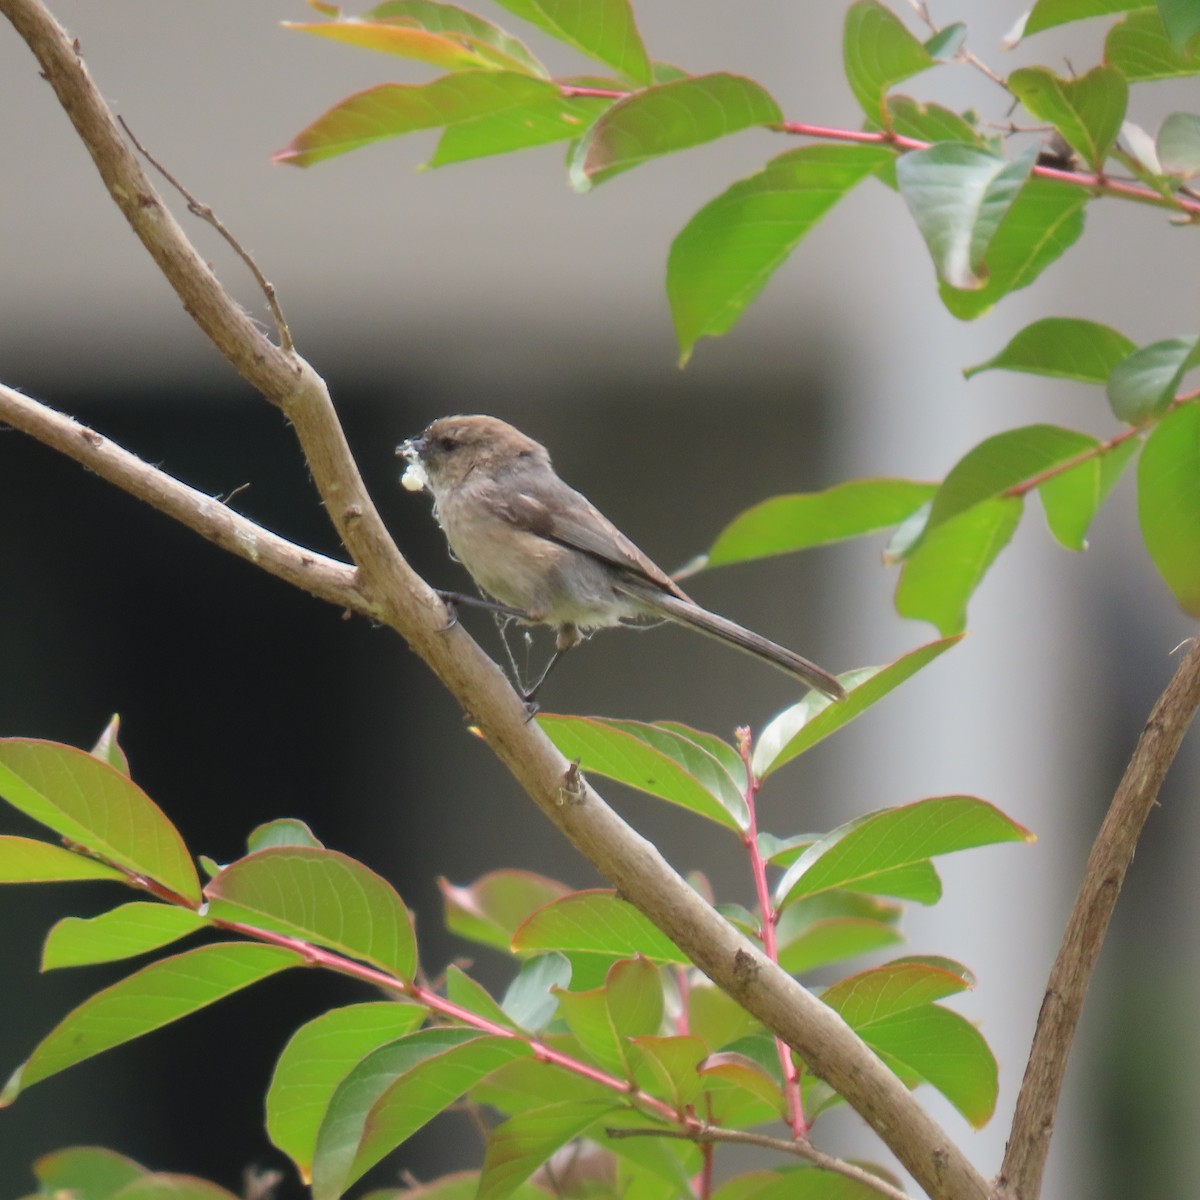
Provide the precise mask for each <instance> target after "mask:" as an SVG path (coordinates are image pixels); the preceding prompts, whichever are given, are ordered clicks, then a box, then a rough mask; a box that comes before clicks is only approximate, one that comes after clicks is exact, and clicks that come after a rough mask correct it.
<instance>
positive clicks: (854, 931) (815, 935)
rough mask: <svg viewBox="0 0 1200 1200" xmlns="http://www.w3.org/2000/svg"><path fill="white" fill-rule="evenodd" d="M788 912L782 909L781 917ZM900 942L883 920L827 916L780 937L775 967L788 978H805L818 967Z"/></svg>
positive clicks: (789, 910) (895, 933)
mask: <svg viewBox="0 0 1200 1200" xmlns="http://www.w3.org/2000/svg"><path fill="white" fill-rule="evenodd" d="M792 911H793V909H792V908H787V909H785V910H784V916H787V915H788V913H791V912H792ZM903 940H904V939H903V937H902V936H901V935H900V933H899V932H898V931H897V930H896V929H895V928H893V927H892V926H891V925H887V924H885V923H884V922H883V921H872V920H869V919H867V918H865V917H831V918H830V919H829V920H825V921H813V922H811V923H809V924H808V925H807V926H806V928H805V929H804V930H803V931H802V932H800V933H798V934H797V935H796V936H795V937H790V938H788V939H787V940H786V941H785V940H784V938H783V936H782V935H781V936H780V939H779V965H780V966H781V967H782V968H783V969H784V970H785V971H787V972H788V973H789V974H790V975H806V974H808V972H810V971H815V970H816V969H817V968H818V967H827V966H831V965H832V964H834V963H841V962H845V961H846V960H847V959H851V958H857V957H859V956H860V955H862V954H870V953H872V952H873V951H875V950H883V949H885V948H886V947H888V946H894V945H895V944H896V943H897V942H900V941H903Z"/></svg>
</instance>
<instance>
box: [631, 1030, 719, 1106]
mask: <svg viewBox="0 0 1200 1200" xmlns="http://www.w3.org/2000/svg"><path fill="white" fill-rule="evenodd" d="M633 1042H634V1045H635V1046H637V1048H638V1050H639V1051H640V1052H641V1055H642V1061H643V1068H642V1070H641V1071H639V1072H638V1076H637V1077H638V1080H639V1082H640V1083H641V1085H642V1087H643V1088H644V1089H645V1090H646V1091H647V1092H649V1093H650V1094H651V1095H652V1096H660V1097H662V1098H663V1099H664V1100H666V1102H667V1103H668V1104H670V1105H671V1106H672V1107H673V1108H674V1109H675V1110H676V1111H677V1112H683V1111H684V1110H685V1108H686V1107H687V1105H689V1104H691V1103H692V1102H693V1101H694V1100H695V1099H696V1097H697V1096H698V1095H699V1094H700V1076H699V1075H698V1074H697V1070H698V1068H699V1066H700V1064H701V1063H702V1062H703V1061H704V1059H705V1058H706V1057H707V1055H708V1047H707V1046H706V1045H705V1044H704V1043H703V1042H702V1041H701V1040H700V1039H699V1038H698V1037H691V1036H688V1035H683V1034H680V1035H675V1036H670V1037H660V1036H655V1035H649V1034H643V1035H642V1036H640V1037H635V1038H634V1039H633Z"/></svg>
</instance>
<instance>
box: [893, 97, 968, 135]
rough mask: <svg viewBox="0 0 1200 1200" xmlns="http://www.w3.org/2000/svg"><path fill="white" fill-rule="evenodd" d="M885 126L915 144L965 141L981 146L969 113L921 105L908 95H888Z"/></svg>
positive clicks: (932, 105)
mask: <svg viewBox="0 0 1200 1200" xmlns="http://www.w3.org/2000/svg"><path fill="white" fill-rule="evenodd" d="M887 106H888V114H889V116H890V121H889V125H890V127H891V129H892V131H893V132H894V133H897V134H899V135H900V137H906V138H913V139H914V140H915V141H918V142H966V143H968V144H974V145H982V144H983V138H981V136H980V133H979V130H978V129H977V128H976V127H975V125H974V124H973V122H972V120H970V119H969V118H972V117H974V114H973V113H967V114H965V115H964V114H960V113H956V112H952V111H951V110H950V109H948V108H943V107H942V106H941V105H940V104H933V103H921V102H920V101H917V100H914V99H913V98H912V97H911V96H889V97H888V100H887Z"/></svg>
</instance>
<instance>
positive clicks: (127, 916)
mask: <svg viewBox="0 0 1200 1200" xmlns="http://www.w3.org/2000/svg"><path fill="white" fill-rule="evenodd" d="M207 927H208V921H207V920H206V919H205V918H204V917H202V916H201V915H200V914H199V913H196V912H193V911H192V910H191V909H190V908H180V907H178V906H177V905H173V904H156V903H152V902H149V901H145V900H136V901H134V902H133V903H132V904H123V905H121V907H120V908H114V909H112V910H111V911H109V912H106V913H101V914H100V916H98V917H91V918H88V919H84V918H83V917H64V918H63V919H62V920H61V921H59V922H58V924H57V925H55V926H54V928H53V929H51V930H50V933H49V934H48V935H47V937H46V945H45V947H44V948H43V950H42V970H43V971H51V970H54V969H55V968H56V967H79V966H84V965H86V964H89V963H102V962H115V961H116V960H118V959H122V958H132V957H133V956H134V955H135V954H145V953H147V952H148V951H150V950H159V949H161V948H162V947H163V946H169V945H170V944H171V943H172V942H177V941H179V939H180V938H183V937H187V935H188V934H189V933H195V932H196V930H197V929H205V928H207Z"/></svg>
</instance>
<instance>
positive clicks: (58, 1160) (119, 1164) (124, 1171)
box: [33, 1146, 147, 1200]
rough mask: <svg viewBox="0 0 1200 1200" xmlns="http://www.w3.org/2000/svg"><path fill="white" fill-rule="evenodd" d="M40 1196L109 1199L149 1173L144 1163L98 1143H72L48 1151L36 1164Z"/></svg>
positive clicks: (34, 1167)
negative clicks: (65, 1147) (95, 1144)
mask: <svg viewBox="0 0 1200 1200" xmlns="http://www.w3.org/2000/svg"><path fill="white" fill-rule="evenodd" d="M33 1173H34V1175H35V1176H36V1177H37V1181H38V1183H39V1184H40V1185H41V1188H40V1191H39V1195H45V1196H58V1195H68V1196H71V1197H72V1198H75V1197H78V1200H109V1197H111V1196H114V1195H115V1194H116V1193H117V1192H119V1191H120V1190H121V1188H123V1187H125V1186H126V1185H127V1184H130V1183H132V1182H133V1181H134V1180H135V1179H139V1178H140V1177H141V1176H143V1175H145V1174H147V1171H146V1168H145V1167H143V1166H142V1165H141V1163H137V1162H134V1160H133V1159H132V1158H126V1157H125V1155H123V1154H117V1153H116V1152H115V1151H113V1150H105V1149H102V1148H101V1147H99V1146H70V1147H68V1148H67V1149H65V1150H55V1151H54V1152H53V1153H52V1154H45V1155H43V1156H42V1157H41V1158H39V1159H37V1160H36V1161H35V1162H34V1164H33Z"/></svg>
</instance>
